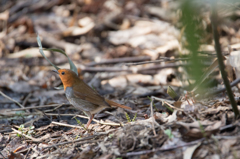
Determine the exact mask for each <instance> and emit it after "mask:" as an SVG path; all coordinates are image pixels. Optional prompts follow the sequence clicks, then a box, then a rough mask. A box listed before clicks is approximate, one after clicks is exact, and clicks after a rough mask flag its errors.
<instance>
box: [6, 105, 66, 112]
mask: <svg viewBox="0 0 240 159" xmlns="http://www.w3.org/2000/svg"><path fill="white" fill-rule="evenodd" d="M63 105H69V104H65V103H63V104H50V105H41V106H33V107H26V108H17V109H10V110H9V111H19V110H28V109H39V108H48V107H58V106H63Z"/></svg>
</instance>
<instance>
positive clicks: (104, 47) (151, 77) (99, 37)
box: [0, 0, 240, 124]
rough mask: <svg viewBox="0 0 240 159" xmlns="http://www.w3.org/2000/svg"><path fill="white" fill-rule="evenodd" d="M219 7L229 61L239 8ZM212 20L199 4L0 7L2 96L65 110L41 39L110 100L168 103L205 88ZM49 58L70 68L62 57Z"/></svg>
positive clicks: (55, 2)
mask: <svg viewBox="0 0 240 159" xmlns="http://www.w3.org/2000/svg"><path fill="white" fill-rule="evenodd" d="M216 6H217V10H218V14H219V21H218V23H219V24H218V31H219V33H220V43H221V46H222V50H223V54H226V55H229V53H230V52H231V51H237V50H239V49H240V10H239V7H240V3H239V2H234V1H231V2H225V1H218V2H217V5H216ZM210 15H211V4H209V3H205V2H204V3H202V1H194V2H188V1H182V2H181V1H175V0H136V1H131V0H51V1H49V0H17V1H15V0H1V1H0V68H1V69H0V90H1V92H3V93H4V94H6V95H8V96H9V97H11V98H12V99H14V100H16V101H18V102H20V103H21V104H23V105H24V106H27V107H28V106H38V105H46V104H54V103H67V102H68V101H67V100H66V98H65V95H64V92H63V90H56V89H54V87H56V86H59V85H61V81H60V79H59V78H58V77H57V76H56V75H55V74H53V73H52V72H51V71H50V70H51V69H53V67H52V66H51V65H50V64H49V63H48V62H47V61H46V60H45V59H44V58H43V57H42V56H41V54H40V53H39V50H38V45H37V41H36V37H37V34H38V35H39V36H40V38H41V41H42V44H43V47H44V48H59V49H62V50H64V51H65V52H66V53H67V55H68V56H69V57H70V59H72V61H73V62H74V63H75V65H76V66H77V67H78V71H79V76H80V78H82V79H83V80H84V81H85V82H86V83H88V84H89V85H90V86H92V87H93V88H95V89H96V90H97V91H98V92H99V93H100V94H101V95H103V96H105V97H107V98H109V99H115V100H116V101H118V102H120V103H122V104H126V105H128V106H131V107H132V108H133V109H138V108H141V107H144V106H145V105H148V104H149V99H148V98H147V97H148V96H151V95H154V96H156V97H160V98H164V99H171V98H170V97H169V96H168V94H167V87H168V86H172V88H173V89H174V90H175V91H176V92H178V93H179V94H181V95H183V94H182V92H183V91H184V90H191V89H192V88H193V87H194V86H196V85H197V83H198V82H199V83H201V82H200V81H199V80H200V78H201V76H202V75H203V74H204V72H205V70H206V69H207V68H208V67H209V66H210V65H211V64H212V62H213V60H214V59H215V58H216V53H215V51H214V42H213V38H212V30H211V19H210ZM229 48H230V49H229ZM229 50H230V51H229ZM45 54H46V56H47V57H48V58H49V59H50V60H51V61H52V62H53V63H54V64H55V65H57V66H59V67H60V68H69V64H68V60H67V58H66V57H65V56H63V55H62V54H59V53H56V52H50V51H45ZM154 60H158V62H157V63H143V64H141V65H135V64H136V63H137V62H146V61H154ZM237 63H238V62H237ZM235 66H236V65H235ZM230 70H232V67H231V68H230ZM230 77H231V79H232V80H234V79H235V78H236V75H235V74H234V73H232V74H231V76H230ZM207 79H208V80H205V81H204V82H203V83H202V85H203V86H202V87H200V88H211V87H212V86H217V85H218V84H220V83H221V82H222V81H221V78H220V76H219V73H218V70H214V71H213V74H211V76H209V77H208V78H207ZM205 91H206V90H205ZM0 108H1V110H0V111H2V112H1V113H2V114H4V113H5V109H10V108H18V106H17V105H16V104H15V103H14V102H12V101H10V100H8V99H7V98H5V97H3V96H0ZM60 110H61V109H60ZM61 111H63V112H66V113H67V112H68V110H66V109H62V110H61ZM147 111H148V114H149V110H148V109H144V110H143V112H144V113H146V112H147ZM12 113H15V112H12ZM8 122H9V121H6V122H5V123H4V124H6V123H8ZM16 122H17V123H16V124H20V123H24V121H20V120H17V121H16Z"/></svg>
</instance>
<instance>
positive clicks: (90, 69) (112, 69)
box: [79, 63, 189, 73]
mask: <svg viewBox="0 0 240 159" xmlns="http://www.w3.org/2000/svg"><path fill="white" fill-rule="evenodd" d="M180 66H185V67H186V66H189V64H175V63H169V64H162V65H154V66H150V67H145V68H140V69H138V68H132V69H131V68H119V67H86V66H83V65H80V66H79V67H80V68H81V70H82V71H87V72H120V71H127V72H134V73H136V72H137V73H139V72H143V71H149V70H159V69H164V68H176V67H180Z"/></svg>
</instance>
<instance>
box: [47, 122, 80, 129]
mask: <svg viewBox="0 0 240 159" xmlns="http://www.w3.org/2000/svg"><path fill="white" fill-rule="evenodd" d="M52 124H55V125H60V126H66V127H70V128H78V129H82V127H81V126H76V125H70V124H65V123H59V122H55V121H52Z"/></svg>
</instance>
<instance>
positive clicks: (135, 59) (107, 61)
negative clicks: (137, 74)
mask: <svg viewBox="0 0 240 159" xmlns="http://www.w3.org/2000/svg"><path fill="white" fill-rule="evenodd" d="M146 60H151V57H150V56H140V57H124V58H114V59H104V60H101V61H99V62H90V63H88V64H87V65H86V66H96V65H101V64H114V63H123V62H139V61H146Z"/></svg>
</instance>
